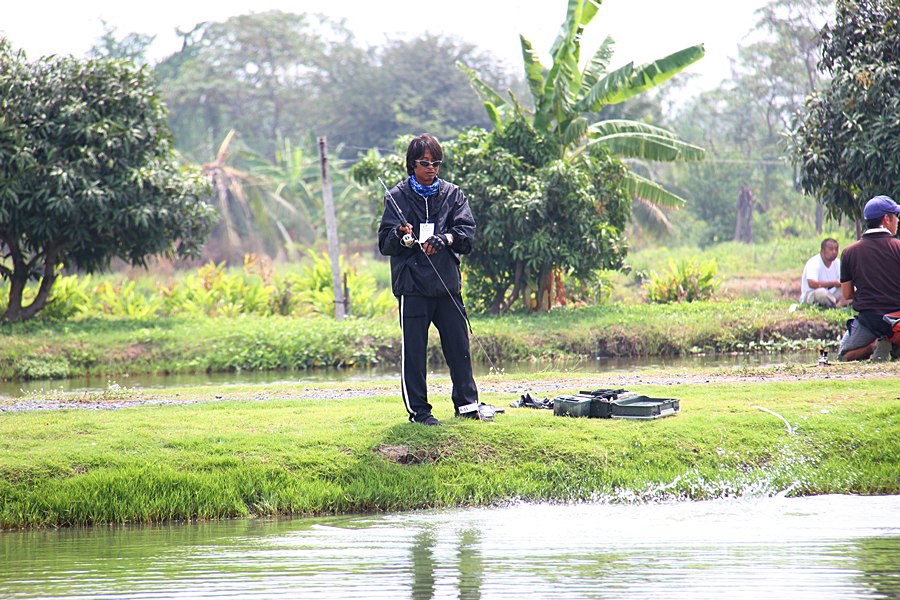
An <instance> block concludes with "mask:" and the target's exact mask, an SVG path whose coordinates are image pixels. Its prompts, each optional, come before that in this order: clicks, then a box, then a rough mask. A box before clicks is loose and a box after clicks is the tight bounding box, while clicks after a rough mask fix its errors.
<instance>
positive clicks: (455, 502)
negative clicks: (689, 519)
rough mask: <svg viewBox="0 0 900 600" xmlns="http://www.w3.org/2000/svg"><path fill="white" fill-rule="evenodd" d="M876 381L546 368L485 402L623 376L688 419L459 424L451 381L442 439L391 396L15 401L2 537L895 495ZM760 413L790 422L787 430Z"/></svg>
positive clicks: (502, 419) (5, 444) (127, 395)
mask: <svg viewBox="0 0 900 600" xmlns="http://www.w3.org/2000/svg"><path fill="white" fill-rule="evenodd" d="M859 368H863V369H872V368H876V367H875V366H853V369H859ZM878 368H880V369H883V371H878V372H875V371H872V372H870V374H869V376H867V377H864V378H861V377H856V376H854V375H853V374H854V373H855V370H851V368H850V366H849V365H841V366H837V367H835V370H832V371H828V372H827V374H823V371H822V370H819V371H816V370H815V369H814V368H811V369H803V368H798V367H793V368H791V370H790V372H789V373H785V372H779V371H778V370H771V369H770V370H767V371H752V370H749V371H748V370H747V369H744V370H742V371H731V372H729V373H730V374H728V373H726V375H727V376H722V373H723V372H721V371H719V372H715V373H712V374H710V373H702V372H701V373H696V372H693V373H686V374H678V373H667V374H666V376H667V377H674V379H669V380H660V379H657V380H655V382H654V383H648V382H653V381H654V378H653V377H652V376H650V375H648V374H646V373H645V374H643V375H641V374H632V375H628V376H627V377H628V378H629V379H626V380H619V381H611V380H610V379H609V378H606V379H591V378H590V377H582V378H574V377H572V376H566V377H564V378H560V377H553V376H551V375H538V376H531V377H530V378H529V379H527V380H525V381H523V380H522V379H521V377H518V378H515V379H513V378H511V377H509V376H497V377H494V378H489V379H488V378H486V379H485V380H483V381H481V382H479V383H480V385H481V387H482V397H483V400H485V401H487V402H491V403H494V404H496V405H504V406H505V405H507V404H508V402H509V401H511V400H512V399H514V398H516V397H517V395H516V394H517V393H518V392H514V391H512V390H515V389H517V388H522V387H525V388H530V389H534V390H551V389H552V390H553V391H552V392H551V393H554V394H555V393H561V392H566V391H575V390H577V389H579V388H582V387H585V386H592V387H595V386H598V385H604V384H610V383H611V384H612V385H620V384H624V385H625V387H628V388H629V389H632V390H634V391H639V392H642V393H647V394H650V395H654V396H665V397H672V396H676V397H678V398H680V399H681V403H682V412H681V414H679V415H678V416H675V417H670V418H665V419H661V420H658V421H624V420H601V419H571V418H561V417H553V416H552V415H551V414H550V412H549V411H538V410H533V409H512V408H507V413H506V414H503V415H499V416H498V417H497V420H496V421H495V422H493V423H479V422H473V421H468V420H456V419H453V418H452V417H451V416H450V412H451V408H450V402H449V400H447V399H446V397H447V396H448V394H447V393H446V392H447V390H446V388H447V382H446V381H439V382H436V383H435V384H434V385H435V387H434V388H433V389H434V390H436V392H435V393H434V394H433V402H434V404H435V405H436V408H435V414H436V416H438V417H439V418H441V419H442V420H444V421H445V425H444V426H443V427H422V426H418V425H413V424H409V423H406V422H405V413H404V411H403V409H402V406H401V403H400V401H399V399H398V397H397V393H396V390H393V389H392V388H391V386H387V385H386V384H351V385H347V384H341V385H340V386H327V385H323V386H320V387H319V388H317V389H298V388H295V387H286V386H283V385H272V386H245V387H228V388H218V389H210V388H208V387H204V388H194V389H190V388H186V389H181V390H171V391H167V392H165V393H156V392H154V393H148V392H137V391H129V390H119V391H117V392H115V393H114V394H112V395H109V394H101V395H97V396H94V397H91V398H86V397H85V396H78V397H70V398H68V399H67V398H48V399H45V400H47V401H50V402H54V401H60V400H61V401H62V402H63V404H64V405H65V404H66V403H67V402H68V403H71V404H69V405H70V406H88V405H91V406H93V405H94V404H95V403H98V404H100V405H102V404H103V403H104V402H112V403H115V404H117V405H119V404H121V403H122V402H125V403H127V402H131V401H138V403H137V404H135V405H134V406H131V407H128V408H119V409H116V410H90V409H87V408H77V407H76V408H63V409H55V410H18V411H17V410H10V403H11V402H12V401H9V400H8V401H5V402H6V406H5V409H6V410H5V412H2V413H0V499H2V502H0V528H6V529H9V528H20V527H56V526H66V525H84V524H91V523H126V522H144V523H149V522H159V521H167V520H182V519H214V518H227V517H241V516H248V515H282V514H290V515H319V514H335V513H358V512H368V511H397V510H408V509H419V508H426V507H450V506H468V505H484V504H491V503H498V502H504V501H516V500H555V501H579V500H610V501H629V500H651V499H688V498H690V499H703V498H712V497H721V496H728V495H736V494H744V493H760V494H773V493H776V492H778V491H783V490H790V491H789V493H790V494H791V495H810V494H825V493H861V494H896V493H900V468H898V466H900V444H898V443H897V440H898V439H900V400H898V398H897V392H896V376H897V374H898V373H897V371H898V370H900V367H898V365H897V364H896V363H894V364H891V365H884V366H882V367H878ZM842 369H843V371H842ZM642 381H643V382H644V383H640V382H642ZM675 381H684V383H681V384H680V385H671V384H672V383H673V382H675ZM436 398H441V399H440V400H437V399H436ZM197 400H201V401H199V402H195V401H197ZM172 401H178V402H186V403H184V404H172V403H166V402H172ZM153 402H162V403H161V404H154V403H153ZM759 407H762V408H766V409H769V410H771V411H775V412H777V413H778V415H780V416H781V417H783V418H784V419H786V420H787V422H788V423H789V424H790V427H791V431H788V428H787V427H786V425H785V423H784V422H783V421H782V420H781V418H779V416H777V415H774V414H772V413H769V412H765V411H763V410H761V409H760V408H759Z"/></svg>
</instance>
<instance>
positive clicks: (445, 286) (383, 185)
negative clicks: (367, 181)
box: [378, 177, 500, 418]
mask: <svg viewBox="0 0 900 600" xmlns="http://www.w3.org/2000/svg"><path fill="white" fill-rule="evenodd" d="M378 181H379V182H381V187H383V188H384V191H385V192H387V195H388V198H390V200H391V204H393V205H394V210H396V211H397V215H398V216H399V217H400V220H401V221H403V224H404V225H409V224H410V223H409V221H408V220H407V219H406V216H405V215H404V214H403V211H402V210H400V206H399V205H398V204H397V201H396V200H394V196H393V194H391V190H389V189H388V186H387V185H385V183H384V180H382V179H381V177H379V178H378ZM412 236H413V239H414V240H415V241H416V243H417V244H419V248H420V249H421V250H422V254H424V255H425V258H427V259H428V264H430V265H431V268H432V269H433V270H434V274H435V275H437V278H438V280H439V281H440V282H441V285H443V286H444V289H445V290H446V291H447V295H448V296H450V300H452V301H453V306H455V307H456V310H458V311H459V314H461V315H462V318H463V319H465V320H466V325H468V326H469V333H471V334H472V338H473V339H474V340H475V342H476V343H477V344H478V347H479V348H481V351H482V352H483V353H484V357H485V358H486V359H487V361H488V363H490V365H491V373H499V372H500V371H499V369H497V367H496V366H494V361H492V360H491V357H490V355H489V354H488V353H487V350H485V349H484V345H483V344H482V343H481V340H480V339H478V336H477V335H475V331H474V330H473V329H472V322H471V321H469V317H468V316H467V315H466V311H464V310H463V309H462V307H461V306H460V305H459V303H458V302H457V301H456V298H455V297H454V296H453V294H452V293H451V292H450V288H449V287H447V283H446V282H445V281H444V278H443V277H441V274H440V273H438V270H437V267H435V266H434V262H432V260H431V257H430V256H428V253H427V252H425V248H424V247H423V246H422V243H421V242H420V241H419V240H418V238H417V237H416V234H415V233H413V234H412ZM448 252H449V249H448ZM478 417H479V418H481V412H480V411H479V413H478Z"/></svg>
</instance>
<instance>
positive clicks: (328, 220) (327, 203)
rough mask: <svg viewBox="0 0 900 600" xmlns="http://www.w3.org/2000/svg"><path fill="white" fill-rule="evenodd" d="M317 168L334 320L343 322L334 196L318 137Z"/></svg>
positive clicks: (324, 148) (321, 140) (324, 145)
mask: <svg viewBox="0 0 900 600" xmlns="http://www.w3.org/2000/svg"><path fill="white" fill-rule="evenodd" d="M319 167H320V170H321V175H322V204H323V206H324V208H325V227H326V229H327V231H328V255H329V256H330V257H331V284H332V287H333V288H334V318H335V319H337V320H338V321H343V320H344V315H345V311H344V295H343V293H342V290H341V261H340V245H339V244H338V232H337V219H336V218H335V216H334V196H333V195H332V193H331V175H329V174H328V141H327V140H326V139H325V136H324V135H321V136H319Z"/></svg>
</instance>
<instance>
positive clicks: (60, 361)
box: [0, 300, 848, 381]
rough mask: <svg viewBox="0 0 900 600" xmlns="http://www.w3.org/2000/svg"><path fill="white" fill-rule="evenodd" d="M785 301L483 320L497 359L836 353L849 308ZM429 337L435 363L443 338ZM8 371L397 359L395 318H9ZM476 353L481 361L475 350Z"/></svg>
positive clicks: (18, 375) (297, 365) (38, 373)
mask: <svg viewBox="0 0 900 600" xmlns="http://www.w3.org/2000/svg"><path fill="white" fill-rule="evenodd" d="M790 306H791V303H790V302H786V301H754V300H735V301H732V302H695V303H690V304H671V305H656V304H633V305H632V304H624V303H613V304H609V305H602V306H592V307H583V308H574V309H558V310H554V311H552V312H550V313H545V314H537V315H524V316H523V315H515V314H514V315H504V316H500V317H475V318H473V319H472V323H473V327H474V330H475V333H476V335H477V336H478V339H479V340H480V341H481V343H482V344H483V345H484V347H485V348H486V350H487V352H488V353H489V354H490V355H491V358H492V359H493V360H494V362H495V363H498V364H499V365H502V364H503V362H504V361H517V360H523V359H529V358H570V357H584V356H587V357H597V356H683V355H688V354H692V353H699V352H708V353H715V352H776V351H785V350H796V349H803V348H816V347H818V346H819V345H821V344H823V343H824V344H825V345H826V346H828V347H830V348H831V349H832V350H836V346H837V339H838V337H839V335H840V333H841V331H842V329H843V325H844V321H845V320H846V318H847V317H848V313H847V312H846V311H834V310H832V311H827V310H819V309H816V308H811V307H801V308H800V309H798V310H796V311H794V312H791V310H790ZM436 339H437V338H436V336H435V343H432V344H431V347H430V351H431V353H432V357H431V358H432V359H433V360H440V346H439V344H438V343H436ZM0 341H2V343H0V379H3V380H7V381H9V380H28V379H53V378H63V377H78V376H84V375H92V376H96V377H115V376H117V375H121V374H126V373H130V374H139V373H200V372H228V371H241V370H243V371H264V370H275V369H287V370H292V369H293V370H296V369H309V368H314V367H326V366H331V367H342V366H352V365H358V366H371V365H377V364H382V365H396V364H398V363H399V352H400V336H399V327H398V326H397V323H396V320H395V319H392V318H369V319H349V320H347V321H344V322H342V323H337V322H335V321H334V320H332V319H330V318H325V317H310V318H288V317H278V316H270V317H260V316H244V317H238V318H210V317H197V318H176V317H170V318H154V319H102V318H101V319H87V320H75V321H57V322H53V321H34V322H28V323H22V324H12V325H2V326H0ZM473 356H474V357H475V359H476V360H482V361H483V360H484V357H483V355H482V354H481V353H480V351H478V350H477V349H476V350H474V351H473Z"/></svg>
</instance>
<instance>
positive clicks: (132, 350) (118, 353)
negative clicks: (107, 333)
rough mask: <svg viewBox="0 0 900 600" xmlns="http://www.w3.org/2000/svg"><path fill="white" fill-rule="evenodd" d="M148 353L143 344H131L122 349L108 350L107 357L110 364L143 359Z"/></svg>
mask: <svg viewBox="0 0 900 600" xmlns="http://www.w3.org/2000/svg"><path fill="white" fill-rule="evenodd" d="M148 352H149V348H147V346H146V345H144V344H131V345H130V346H126V347H124V348H118V349H115V350H110V351H109V353H108V357H109V360H110V362H128V361H134V360H138V359H140V358H143V357H144V356H146V355H147V353H148Z"/></svg>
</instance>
